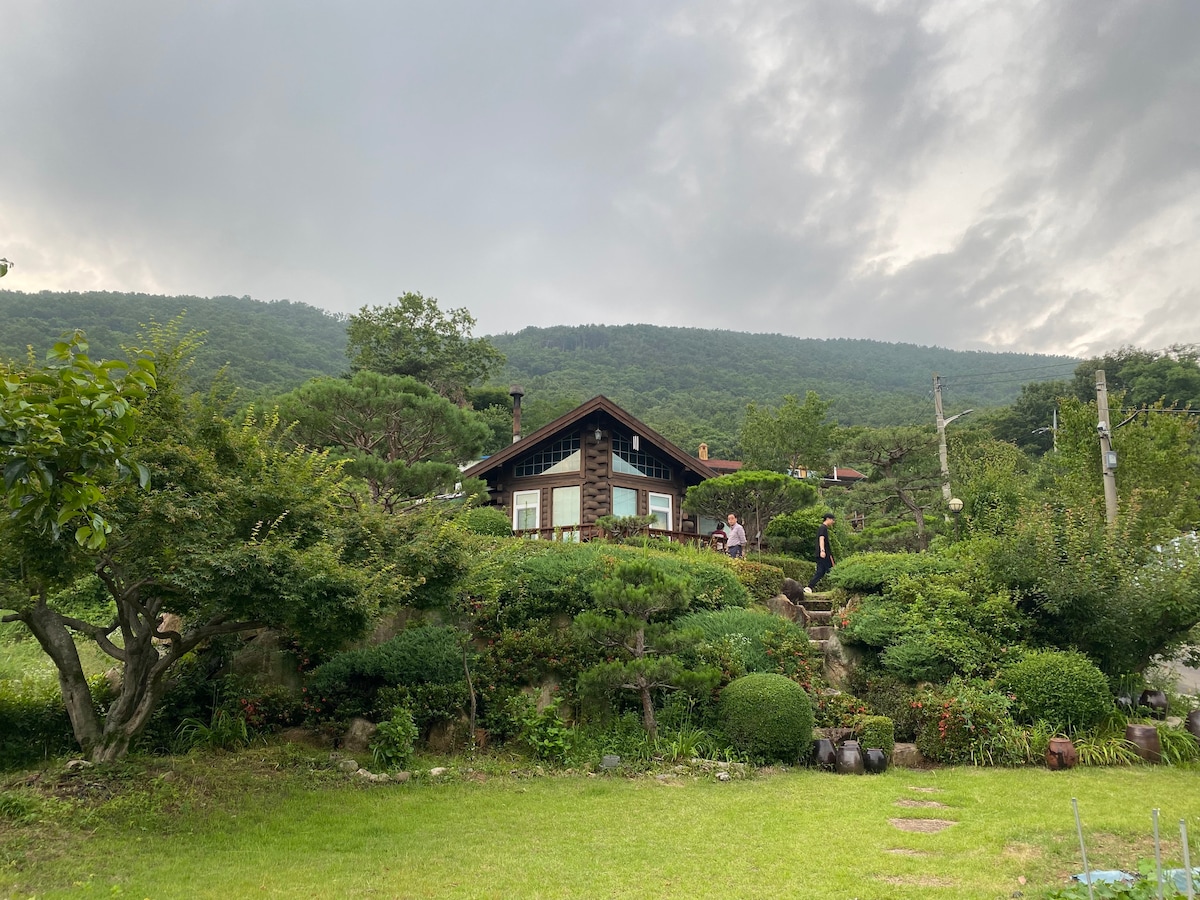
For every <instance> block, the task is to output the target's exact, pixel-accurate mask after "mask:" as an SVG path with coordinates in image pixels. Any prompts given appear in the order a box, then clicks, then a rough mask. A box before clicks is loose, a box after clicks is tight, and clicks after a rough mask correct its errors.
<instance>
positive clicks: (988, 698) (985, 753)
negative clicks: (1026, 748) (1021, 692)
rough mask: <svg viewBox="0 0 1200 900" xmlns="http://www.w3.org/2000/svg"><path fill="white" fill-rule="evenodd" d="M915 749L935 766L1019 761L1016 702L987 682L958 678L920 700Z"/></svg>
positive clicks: (997, 763) (979, 764)
mask: <svg viewBox="0 0 1200 900" xmlns="http://www.w3.org/2000/svg"><path fill="white" fill-rule="evenodd" d="M914 702H917V703H920V704H922V707H921V708H922V712H923V713H924V715H923V716H922V719H921V725H920V727H919V729H918V731H917V749H919V750H920V751H921V752H922V753H923V754H924V755H925V756H926V757H928V758H929V759H932V760H935V761H937V762H944V763H951V764H970V765H975V766H984V765H1004V764H1007V763H1012V762H1016V761H1018V760H1016V759H1014V758H1013V756H1012V753H1011V752H1010V748H1011V745H1012V743H1013V737H1014V732H1016V731H1017V730H1018V729H1017V728H1016V726H1015V725H1014V723H1013V720H1012V718H1011V716H1010V715H1009V710H1010V709H1011V707H1012V700H1011V699H1010V698H1009V697H1008V695H1006V694H1002V693H1000V692H999V691H997V690H995V689H993V688H992V687H990V686H989V685H988V684H987V683H986V682H982V681H978V680H969V681H968V680H966V679H961V678H954V679H952V680H951V681H950V683H949V684H947V685H946V686H945V687H943V688H938V689H935V690H930V691H929V692H928V693H927V694H926V695H925V696H924V697H923V698H922V699H920V700H917V701H914Z"/></svg>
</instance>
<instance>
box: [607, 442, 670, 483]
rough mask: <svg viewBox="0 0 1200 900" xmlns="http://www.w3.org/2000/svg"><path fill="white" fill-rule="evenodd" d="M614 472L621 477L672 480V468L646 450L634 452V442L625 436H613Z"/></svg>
mask: <svg viewBox="0 0 1200 900" xmlns="http://www.w3.org/2000/svg"><path fill="white" fill-rule="evenodd" d="M612 447H613V461H612V469H613V472H615V473H617V474H619V475H640V476H642V477H643V478H661V479H663V480H664V481H669V480H670V479H671V467H670V466H668V465H667V464H666V463H665V462H663V461H662V460H661V459H659V458H658V457H657V456H653V455H652V454H649V453H646V452H645V451H644V450H634V449H633V442H632V441H631V440H630V439H629V438H628V437H626V436H625V435H623V434H613V438H612Z"/></svg>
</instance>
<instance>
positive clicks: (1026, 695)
mask: <svg viewBox="0 0 1200 900" xmlns="http://www.w3.org/2000/svg"><path fill="white" fill-rule="evenodd" d="M999 683H1000V686H1001V687H1002V688H1004V689H1005V690H1007V691H1008V692H1009V693H1010V694H1012V695H1013V696H1014V697H1015V698H1016V700H1015V702H1014V706H1015V710H1014V712H1016V714H1017V716H1018V717H1019V718H1020V719H1021V720H1023V721H1025V722H1036V721H1038V720H1039V719H1040V720H1044V721H1045V722H1047V723H1048V724H1049V725H1050V726H1051V727H1052V728H1054V729H1055V730H1056V731H1072V732H1073V731H1079V730H1082V729H1086V728H1091V727H1092V726H1094V725H1098V724H1099V723H1100V721H1101V720H1102V719H1103V718H1104V716H1105V715H1106V714H1107V713H1108V712H1109V710H1110V709H1111V708H1112V698H1111V696H1110V693H1109V689H1108V679H1107V678H1105V677H1104V673H1103V672H1101V671H1100V670H1099V669H1098V668H1096V665H1095V663H1093V662H1092V661H1091V660H1090V659H1088V658H1087V657H1086V656H1084V655H1083V654H1082V653H1074V652H1065V651H1062V650H1041V651H1036V652H1033V653H1029V654H1028V655H1026V656H1025V657H1024V658H1023V659H1022V660H1021V661H1020V662H1018V663H1016V664H1014V665H1012V666H1010V667H1009V668H1008V669H1006V670H1005V671H1004V672H1002V673H1001V675H1000V679H999Z"/></svg>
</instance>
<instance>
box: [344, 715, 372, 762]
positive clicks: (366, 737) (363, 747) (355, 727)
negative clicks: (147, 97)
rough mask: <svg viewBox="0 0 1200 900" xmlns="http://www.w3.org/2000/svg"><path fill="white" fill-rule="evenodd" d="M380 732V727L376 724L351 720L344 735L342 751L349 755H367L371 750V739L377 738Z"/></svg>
mask: <svg viewBox="0 0 1200 900" xmlns="http://www.w3.org/2000/svg"><path fill="white" fill-rule="evenodd" d="M378 730H379V726H378V725H376V724H375V723H374V722H368V721H367V720H366V719H362V718H354V719H351V720H350V725H349V726H348V727H347V728H346V733H345V734H344V735H342V740H341V746H342V749H343V750H345V751H346V752H347V753H365V752H366V751H367V750H369V749H370V747H371V738H373V737H375V732H376V731H378Z"/></svg>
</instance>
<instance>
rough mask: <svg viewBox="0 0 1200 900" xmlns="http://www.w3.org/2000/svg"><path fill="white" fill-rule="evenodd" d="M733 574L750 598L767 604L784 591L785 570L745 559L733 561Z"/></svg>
mask: <svg viewBox="0 0 1200 900" xmlns="http://www.w3.org/2000/svg"><path fill="white" fill-rule="evenodd" d="M733 572H734V574H735V575H737V579H738V581H740V582H741V583H742V584H744V585H745V586H746V590H747V591H749V593H750V597H751V598H752V599H754V600H757V601H758V602H760V603H765V602H766V601H767V600H770V599H771V598H772V597H774V596H775V595H776V594H778V593H780V592H781V591H782V590H783V569H781V568H779V567H778V566H769V565H766V564H764V563H760V562H748V561H747V560H744V559H737V560H733Z"/></svg>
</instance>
